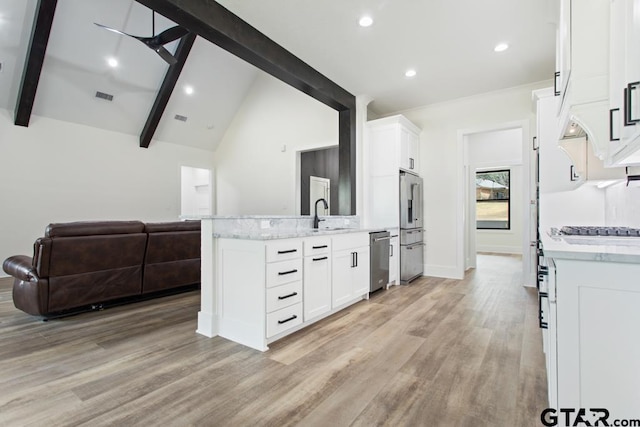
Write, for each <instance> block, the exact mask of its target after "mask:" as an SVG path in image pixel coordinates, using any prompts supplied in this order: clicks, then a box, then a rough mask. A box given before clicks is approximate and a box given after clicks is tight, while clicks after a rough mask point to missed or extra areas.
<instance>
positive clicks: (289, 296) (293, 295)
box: [278, 292, 298, 299]
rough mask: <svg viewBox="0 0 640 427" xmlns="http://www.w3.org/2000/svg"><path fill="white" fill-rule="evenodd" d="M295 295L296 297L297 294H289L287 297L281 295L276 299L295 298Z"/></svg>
mask: <svg viewBox="0 0 640 427" xmlns="http://www.w3.org/2000/svg"><path fill="white" fill-rule="evenodd" d="M296 295H298V293H297V292H291V293H290V294H289V295H283V296H281V297H278V299H287V298H291V297H295V296H296Z"/></svg>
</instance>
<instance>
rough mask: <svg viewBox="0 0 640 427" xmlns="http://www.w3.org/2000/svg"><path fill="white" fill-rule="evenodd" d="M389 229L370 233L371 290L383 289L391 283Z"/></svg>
mask: <svg viewBox="0 0 640 427" xmlns="http://www.w3.org/2000/svg"><path fill="white" fill-rule="evenodd" d="M390 239H391V233H389V232H388V231H374V232H371V233H369V254H370V269H371V271H370V275H369V277H370V280H371V281H370V286H369V292H373V291H377V290H378V289H382V288H384V287H385V286H387V284H388V283H389V240H390Z"/></svg>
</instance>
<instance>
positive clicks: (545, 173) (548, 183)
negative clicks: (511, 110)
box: [533, 88, 580, 194]
mask: <svg viewBox="0 0 640 427" xmlns="http://www.w3.org/2000/svg"><path fill="white" fill-rule="evenodd" d="M533 98H534V101H535V102H536V128H537V129H536V130H537V131H536V135H537V136H536V140H537V145H538V147H539V148H538V152H539V155H540V159H539V164H538V166H539V171H540V173H539V181H540V193H541V194H544V193H554V192H558V191H569V190H573V189H575V188H577V187H578V185H579V184H580V182H579V181H578V180H577V179H575V173H574V170H573V169H574V166H573V164H572V161H571V159H570V158H569V156H568V155H567V153H566V152H565V151H563V150H562V148H560V146H559V144H558V139H557V135H556V130H557V123H558V119H557V117H556V105H557V104H558V103H559V98H558V97H555V96H554V92H553V90H552V89H551V88H547V89H541V90H537V91H534V92H533Z"/></svg>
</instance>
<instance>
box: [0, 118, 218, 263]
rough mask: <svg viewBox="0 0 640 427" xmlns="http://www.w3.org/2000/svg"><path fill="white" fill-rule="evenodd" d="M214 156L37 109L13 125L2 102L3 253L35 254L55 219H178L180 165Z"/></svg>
mask: <svg viewBox="0 0 640 427" xmlns="http://www.w3.org/2000/svg"><path fill="white" fill-rule="evenodd" d="M212 156H213V155H212V153H211V152H209V151H204V150H199V149H196V148H189V147H184V146H180V145H176V144H170V143H163V142H160V141H153V142H152V143H151V146H150V148H149V149H144V148H140V147H139V141H138V137H137V136H133V135H126V134H122V133H118V132H111V131H106V130H102V129H97V128H92V127H88V126H84V125H77V124H73V123H68V122H63V121H59V120H53V119H47V118H43V117H38V116H32V118H31V124H30V125H29V127H20V126H14V125H13V114H12V113H11V112H9V111H7V110H1V109H0V198H1V200H2V209H1V210H0V261H2V260H4V259H6V258H7V257H9V256H11V255H17V254H24V255H31V254H32V252H33V249H32V245H33V242H34V241H35V239H36V238H38V237H41V236H43V233H44V230H45V227H46V226H47V224H49V223H52V222H67V221H81V220H119V219H122V220H132V219H133V220H142V221H165V220H177V219H178V216H179V215H180V167H181V166H183V165H187V166H193V167H200V168H206V169H211V168H212V166H213V161H212ZM0 274H3V273H0Z"/></svg>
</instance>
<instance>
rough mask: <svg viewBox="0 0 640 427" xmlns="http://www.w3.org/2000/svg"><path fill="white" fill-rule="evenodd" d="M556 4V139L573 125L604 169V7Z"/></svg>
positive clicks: (591, 2) (599, 1)
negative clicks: (589, 145) (584, 135)
mask: <svg viewBox="0 0 640 427" xmlns="http://www.w3.org/2000/svg"><path fill="white" fill-rule="evenodd" d="M558 4H559V6H560V15H561V16H560V22H559V27H558V43H557V49H558V61H559V64H558V67H559V68H560V70H559V72H560V75H559V77H557V80H558V81H557V83H556V86H557V88H558V89H557V90H558V92H557V93H558V95H559V103H558V104H559V108H560V110H559V114H558V123H557V125H558V128H557V136H556V139H557V140H560V139H563V138H564V136H565V134H566V133H567V131H568V129H569V127H570V126H571V125H572V124H573V123H577V124H579V125H580V126H581V127H582V128H583V129H585V131H586V132H587V133H588V134H589V143H590V144H591V148H592V150H593V152H594V154H595V156H596V157H598V158H600V159H601V160H604V161H605V163H606V164H607V165H608V159H607V156H608V152H609V150H608V148H609V135H608V109H609V107H608V106H609V8H610V6H609V2H608V1H606V0H579V1H577V0H576V1H571V0H561V1H559V2H558ZM567 28H568V33H567V32H566V31H567V30H566V29H567ZM567 68H568V70H567Z"/></svg>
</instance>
